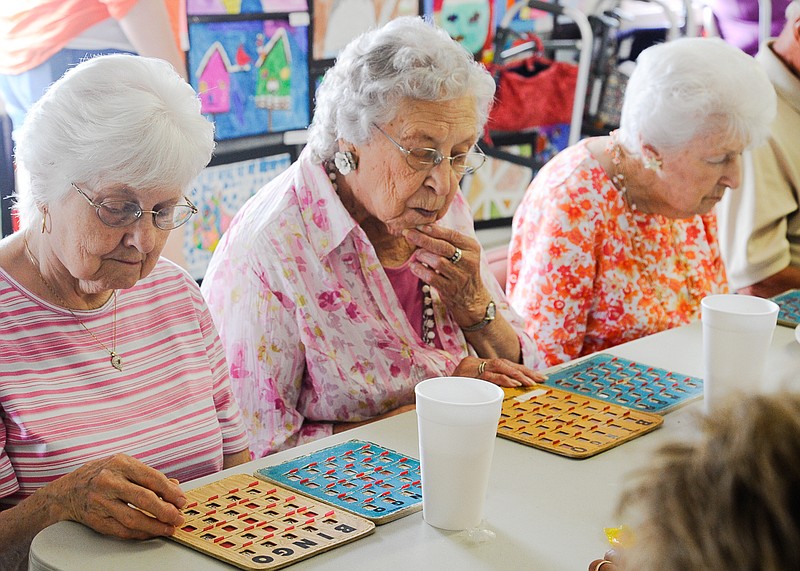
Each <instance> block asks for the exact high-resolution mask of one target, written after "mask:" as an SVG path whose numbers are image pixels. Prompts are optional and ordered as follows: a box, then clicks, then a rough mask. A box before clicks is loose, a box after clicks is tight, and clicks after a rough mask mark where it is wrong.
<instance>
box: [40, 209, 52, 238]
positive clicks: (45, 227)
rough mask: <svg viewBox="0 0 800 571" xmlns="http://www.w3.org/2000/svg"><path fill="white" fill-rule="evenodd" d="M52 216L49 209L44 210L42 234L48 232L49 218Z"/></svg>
mask: <svg viewBox="0 0 800 571" xmlns="http://www.w3.org/2000/svg"><path fill="white" fill-rule="evenodd" d="M49 215H50V213H49V212H48V210H47V208H44V209H43V210H42V234H44V233H45V232H46V231H47V217H48V216H49Z"/></svg>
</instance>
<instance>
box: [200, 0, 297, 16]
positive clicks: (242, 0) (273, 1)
mask: <svg viewBox="0 0 800 571" xmlns="http://www.w3.org/2000/svg"><path fill="white" fill-rule="evenodd" d="M306 11H308V2H307V1H306V0H186V13H187V14H188V15H189V16H205V15H219V14H226V15H230V14H264V13H267V14H274V13H286V12H306Z"/></svg>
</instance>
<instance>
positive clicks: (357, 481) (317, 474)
mask: <svg viewBox="0 0 800 571" xmlns="http://www.w3.org/2000/svg"><path fill="white" fill-rule="evenodd" d="M256 476H258V477H260V478H264V479H266V480H268V481H271V482H275V483H277V484H280V485H281V486H285V487H287V488H290V489H292V490H297V491H299V492H300V493H303V494H305V495H308V496H311V497H313V498H317V499H318V500H322V501H324V502H327V503H329V504H331V505H332V506H334V507H337V508H340V509H343V510H347V511H349V512H351V513H354V514H355V515H359V516H361V517H364V518H366V519H369V520H370V521H373V522H375V523H376V524H378V525H381V524H384V523H387V522H389V521H392V520H395V519H397V518H400V517H403V516H405V515H408V514H410V513H412V512H415V511H419V510H420V509H422V488H421V484H420V473H419V460H416V459H414V458H410V457H408V456H406V455H404V454H400V453H399V452H395V451H394V450H390V449H388V448H384V447H383V446H380V445H378V444H374V443H372V442H366V441H363V440H349V441H347V442H343V443H341V444H337V445H334V446H331V447H328V448H324V449H322V450H318V451H316V452H313V453H311V454H308V455H307V456H301V457H299V458H295V459H293V460H288V461H286V462H283V463H282V464H278V465H276V466H268V467H266V468H262V469H260V470H258V471H257V472H256Z"/></svg>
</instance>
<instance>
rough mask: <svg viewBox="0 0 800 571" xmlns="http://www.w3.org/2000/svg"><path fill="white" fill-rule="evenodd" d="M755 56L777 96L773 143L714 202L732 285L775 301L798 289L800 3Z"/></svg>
mask: <svg viewBox="0 0 800 571" xmlns="http://www.w3.org/2000/svg"><path fill="white" fill-rule="evenodd" d="M786 19H787V22H786V25H785V27H784V28H783V31H782V32H781V33H780V35H779V36H778V37H777V38H775V39H772V40H769V41H767V42H765V43H764V45H762V47H761V50H760V51H759V53H758V55H757V56H756V60H757V61H758V62H759V63H761V65H762V66H763V68H764V70H765V71H766V72H767V75H768V76H769V78H770V81H772V84H773V86H774V87H775V91H776V93H777V95H778V114H777V116H776V118H775V121H774V123H773V125H772V129H771V133H770V137H769V139H768V142H767V143H766V144H765V145H763V146H761V147H758V148H755V149H753V150H752V151H750V152H748V153H746V154H745V156H744V165H743V177H742V183H741V185H740V187H739V188H738V189H737V190H735V191H734V192H731V193H728V194H726V196H725V197H724V198H723V200H722V201H721V202H720V203H719V204H718V205H717V218H718V222H719V237H720V247H721V250H722V256H723V259H724V261H725V264H726V268H727V271H728V278H729V280H730V285H731V288H732V289H734V290H738V291H739V292H740V293H748V294H752V295H759V296H763V297H771V296H773V295H776V294H778V293H780V292H782V291H785V290H787V289H791V288H800V137H798V133H800V2H799V1H798V0H794V1H793V2H792V3H791V4H790V5H789V7H788V8H787V10H786Z"/></svg>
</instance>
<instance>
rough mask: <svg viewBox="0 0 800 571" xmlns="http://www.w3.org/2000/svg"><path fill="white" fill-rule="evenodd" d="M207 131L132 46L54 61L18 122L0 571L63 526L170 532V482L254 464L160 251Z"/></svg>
mask: <svg viewBox="0 0 800 571" xmlns="http://www.w3.org/2000/svg"><path fill="white" fill-rule="evenodd" d="M213 133H214V129H213V125H211V123H210V122H209V121H208V120H206V119H205V118H204V117H203V116H202V114H201V113H200V103H199V100H198V98H197V96H196V94H195V93H194V91H193V90H192V89H191V87H189V85H188V84H187V83H186V82H185V81H183V80H182V78H181V77H180V76H179V75H178V74H177V73H176V72H175V71H174V70H173V69H172V67H171V66H170V65H169V64H168V63H166V62H164V61H162V60H157V59H149V58H142V57H138V56H132V55H111V56H102V57H97V58H94V59H90V60H87V61H85V62H83V63H81V64H80V65H78V66H76V67H74V68H73V69H71V70H70V71H68V72H67V73H66V74H65V75H64V76H63V77H62V78H61V79H60V80H58V81H57V82H56V83H54V84H53V85H52V86H51V87H50V89H49V90H48V91H47V93H46V94H45V95H44V96H43V97H42V98H41V99H40V100H39V101H38V102H37V103H36V104H35V105H34V107H33V109H32V110H31V113H30V114H29V115H28V116H27V118H26V120H25V122H24V123H23V125H22V127H21V129H20V131H19V138H18V141H17V160H18V161H19V163H20V164H21V166H22V167H24V168H23V169H22V172H24V173H26V174H27V176H28V178H29V180H28V181H27V184H25V185H23V190H22V191H21V194H20V196H19V197H18V200H17V206H18V208H19V214H20V221H21V222H22V224H23V228H22V230H20V231H19V232H16V233H14V234H12V235H11V236H9V237H7V238H5V239H4V240H2V241H1V242H0V568H2V569H11V568H14V567H15V566H16V565H17V564H18V563H19V562H23V565H24V559H25V556H26V555H27V551H28V546H29V544H30V541H31V539H32V538H33V536H34V535H35V534H36V533H37V532H38V531H40V530H42V529H43V528H45V527H47V526H48V525H50V524H52V523H55V522H56V521H60V520H74V521H78V522H81V523H84V524H86V525H88V526H90V527H92V528H93V529H95V530H97V531H99V532H102V533H106V534H110V535H114V536H118V537H123V538H147V537H153V536H159V535H171V534H172V533H173V532H174V530H175V527H176V526H178V525H180V524H181V523H182V521H183V518H182V517H181V514H180V511H179V508H181V507H183V505H184V504H185V503H186V499H185V497H184V494H183V492H182V491H181V488H180V487H179V486H178V481H182V480H190V479H193V478H197V477H200V476H203V475H207V474H211V473H213V472H215V471H218V470H220V469H222V468H225V467H229V466H234V465H236V464H238V463H241V462H243V461H246V460H249V459H250V454H249V450H248V443H247V433H246V431H245V427H244V424H243V422H242V417H241V412H240V410H239V408H238V406H237V404H236V402H235V399H234V397H233V393H232V391H231V386H230V377H229V373H228V369H227V367H226V364H225V356H224V352H223V350H222V345H221V343H220V340H219V336H218V335H217V333H216V330H215V329H214V326H213V322H212V320H211V316H210V314H209V312H208V308H207V307H206V305H205V302H204V300H203V297H202V294H201V293H200V290H199V288H198V287H197V284H196V283H195V282H194V281H193V280H192V279H191V277H190V276H188V275H187V274H186V272H184V271H183V270H181V269H180V268H178V267H177V266H176V265H175V264H172V263H171V262H169V261H167V260H165V259H164V258H160V257H159V253H160V252H161V249H162V248H163V247H164V243H165V241H166V240H167V236H168V235H169V232H170V230H172V229H174V228H176V227H178V226H180V225H181V224H183V223H185V222H186V221H187V220H189V218H190V217H191V216H192V215H193V214H194V213H195V212H196V209H195V207H194V206H193V205H192V204H191V203H190V202H189V201H188V199H187V198H186V197H185V195H184V194H185V192H186V190H187V188H188V187H189V185H190V184H191V183H192V181H193V180H194V178H195V177H196V176H197V175H198V173H199V172H200V171H201V170H202V169H203V168H204V167H205V165H206V164H207V162H208V161H209V159H210V158H211V152H212V150H213V148H214V136H213ZM132 506H133V507H134V508H138V509H132ZM144 512H146V513H144ZM147 514H150V515H147Z"/></svg>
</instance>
